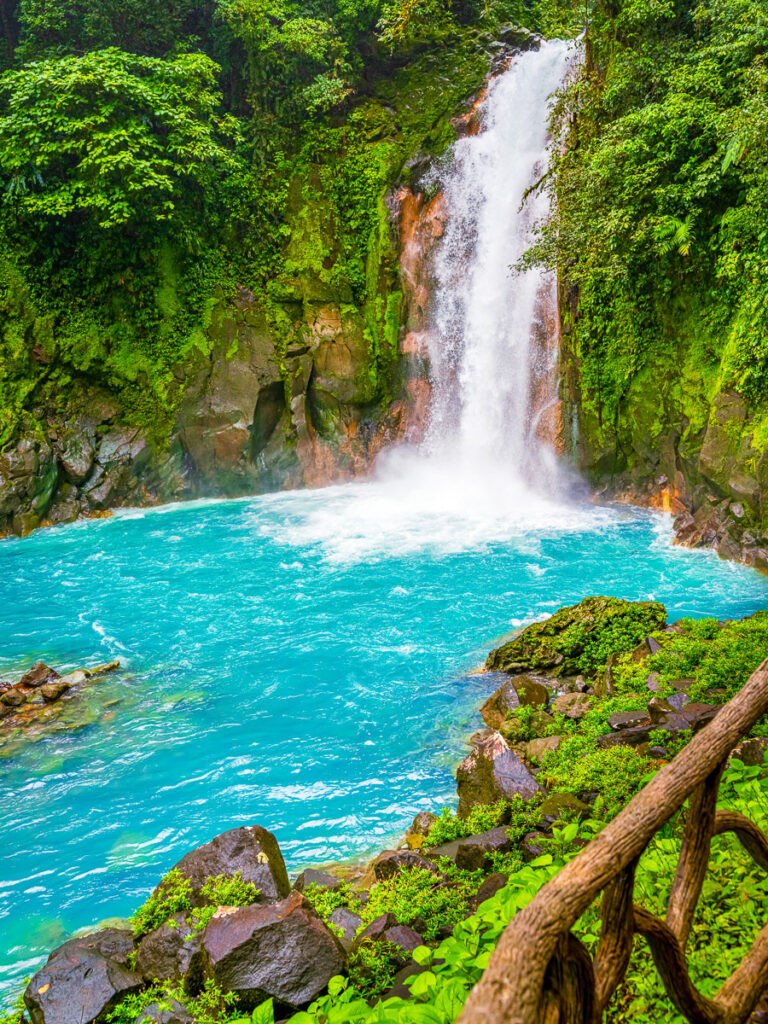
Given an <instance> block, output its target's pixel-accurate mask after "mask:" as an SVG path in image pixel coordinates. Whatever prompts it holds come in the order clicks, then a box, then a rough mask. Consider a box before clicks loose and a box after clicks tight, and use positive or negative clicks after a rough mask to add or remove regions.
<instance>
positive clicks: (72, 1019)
mask: <svg viewBox="0 0 768 1024" xmlns="http://www.w3.org/2000/svg"><path fill="white" fill-rule="evenodd" d="M132 949H133V937H132V935H131V933H130V932H128V931H123V930H121V929H116V928H107V929H104V930H103V931H101V932H95V933H93V934H92V935H86V936H83V937H82V938H78V939H70V940H69V942H65V943H64V945H63V946H59V948H58V949H55V950H54V951H53V952H52V953H51V955H50V956H49V957H48V962H47V963H46V965H45V967H43V968H41V970H39V971H38V972H37V974H35V975H34V977H33V978H32V979H31V981H30V983H29V985H28V986H27V989H26V991H25V992H24V1004H25V1006H26V1008H27V1011H28V1012H29V1016H30V1019H31V1022H32V1024H84V1022H86V1021H89V1022H90V1021H97V1022H101V1021H104V1020H105V1018H106V1016H107V1014H108V1012H109V1011H110V1010H112V1009H113V1008H114V1007H115V1005H116V1004H117V1003H118V1002H119V1001H120V1000H121V999H122V998H124V997H125V996H126V995H128V994H129V993H131V992H138V991H139V989H140V988H142V986H143V980H142V978H141V976H140V975H138V974H136V973H134V972H133V971H131V970H129V969H128V967H127V966H126V963H127V958H128V954H129V953H130V951H131V950H132Z"/></svg>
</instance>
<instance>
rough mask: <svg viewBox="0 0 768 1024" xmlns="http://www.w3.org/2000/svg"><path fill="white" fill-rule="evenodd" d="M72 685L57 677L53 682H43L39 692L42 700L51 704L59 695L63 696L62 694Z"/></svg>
mask: <svg viewBox="0 0 768 1024" xmlns="http://www.w3.org/2000/svg"><path fill="white" fill-rule="evenodd" d="M71 689H72V686H71V684H70V683H68V682H66V681H65V680H64V679H58V680H56V681H55V682H53V683H44V684H43V685H42V686H41V687H40V693H41V694H42V695H43V700H44V701H46V702H47V703H48V704H53V702H54V701H57V700H58V699H59V697H63V696H64V694H65V693H66V692H67V691H68V690H71Z"/></svg>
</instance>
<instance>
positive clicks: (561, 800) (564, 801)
mask: <svg viewBox="0 0 768 1024" xmlns="http://www.w3.org/2000/svg"><path fill="white" fill-rule="evenodd" d="M539 810H540V812H541V818H540V823H543V824H544V825H547V826H551V825H553V824H554V823H555V822H556V821H559V820H560V818H562V817H563V816H569V817H575V816H576V815H577V814H588V813H589V806H588V805H587V804H585V803H584V802H583V801H581V800H579V798H578V797H577V796H576V794H575V793H552V794H551V796H548V797H547V799H546V800H545V801H544V802H543V803H542V805H541V807H540V808H539Z"/></svg>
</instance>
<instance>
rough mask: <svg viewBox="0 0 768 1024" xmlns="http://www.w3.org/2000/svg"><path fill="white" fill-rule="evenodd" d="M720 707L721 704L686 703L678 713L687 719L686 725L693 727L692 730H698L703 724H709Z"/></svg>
mask: <svg viewBox="0 0 768 1024" xmlns="http://www.w3.org/2000/svg"><path fill="white" fill-rule="evenodd" d="M721 707H722V705H720V704H700V703H698V702H696V703H693V704H686V705H685V707H684V708H683V710H682V711H681V712H680V714H681V715H682V716H683V717H684V718H685V719H687V721H688V723H689V726H688V727H689V728H690V729H693V731H694V732H698V731H699V729H703V728H704V726H705V725H709V723H710V722H711V721H712V719H713V718H714V717H715V715H717V713H718V712H719V711H720V708H721Z"/></svg>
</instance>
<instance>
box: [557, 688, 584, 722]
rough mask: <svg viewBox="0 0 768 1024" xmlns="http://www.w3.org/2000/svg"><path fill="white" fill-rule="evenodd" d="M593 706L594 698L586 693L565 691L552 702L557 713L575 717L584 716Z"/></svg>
mask: <svg viewBox="0 0 768 1024" xmlns="http://www.w3.org/2000/svg"><path fill="white" fill-rule="evenodd" d="M591 707H592V698H591V697H588V696H587V694H585V693H564V694H562V695H561V696H560V697H555V699H554V701H553V702H552V710H553V711H554V712H555V714H558V715H565V717H566V718H573V719H579V718H583V717H584V715H586V713H587V712H588V711H589V710H590V708H591Z"/></svg>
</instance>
